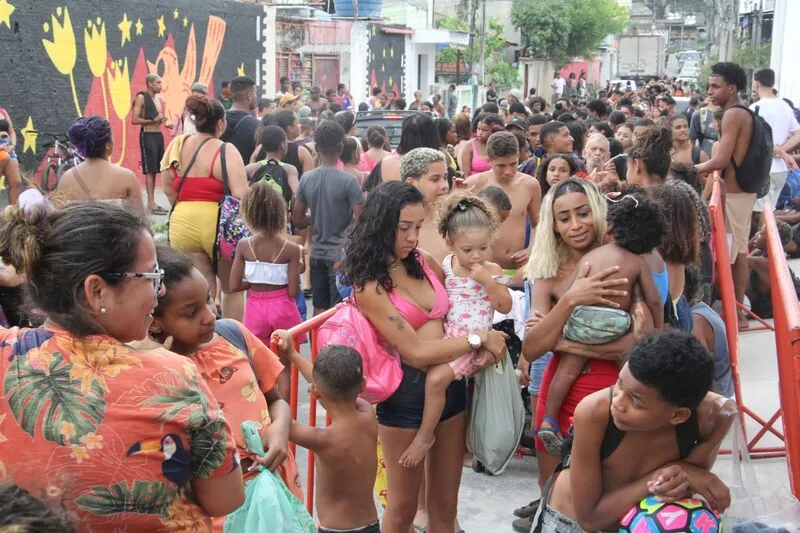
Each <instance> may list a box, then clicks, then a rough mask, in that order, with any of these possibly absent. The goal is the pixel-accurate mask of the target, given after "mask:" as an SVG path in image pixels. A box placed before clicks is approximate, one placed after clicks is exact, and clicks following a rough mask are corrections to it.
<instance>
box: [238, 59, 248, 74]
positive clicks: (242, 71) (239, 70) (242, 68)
mask: <svg viewBox="0 0 800 533" xmlns="http://www.w3.org/2000/svg"><path fill="white" fill-rule="evenodd" d="M236 75H237V76H246V75H247V74H245V73H244V62H242V64H241V65H239V67H238V68H237V69H236Z"/></svg>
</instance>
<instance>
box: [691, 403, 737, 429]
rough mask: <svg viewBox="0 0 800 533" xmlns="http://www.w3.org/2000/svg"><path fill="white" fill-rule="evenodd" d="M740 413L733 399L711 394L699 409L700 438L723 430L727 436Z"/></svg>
mask: <svg viewBox="0 0 800 533" xmlns="http://www.w3.org/2000/svg"><path fill="white" fill-rule="evenodd" d="M738 413H739V410H738V408H737V407H736V402H734V401H733V399H731V398H726V397H724V396H721V395H719V394H716V393H714V392H709V393H708V394H707V395H706V397H705V398H704V399H703V401H702V402H700V405H699V406H698V408H697V422H698V426H699V428H700V436H701V437H705V436H708V435H710V434H711V433H715V432H717V431H722V430H723V429H724V433H726V434H727V432H728V429H730V427H731V426H732V425H733V422H734V420H735V419H736V416H737V415H738Z"/></svg>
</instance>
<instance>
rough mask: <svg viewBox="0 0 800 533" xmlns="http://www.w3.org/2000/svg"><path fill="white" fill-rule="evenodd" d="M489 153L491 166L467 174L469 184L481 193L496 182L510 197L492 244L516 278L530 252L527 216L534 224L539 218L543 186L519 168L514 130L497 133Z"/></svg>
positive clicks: (500, 261) (498, 259) (491, 139)
mask: <svg viewBox="0 0 800 533" xmlns="http://www.w3.org/2000/svg"><path fill="white" fill-rule="evenodd" d="M486 153H487V155H488V156H489V163H490V164H491V165H492V170H487V171H486V172H481V173H480V174H473V175H472V176H470V177H469V178H467V181H466V186H467V188H471V190H472V192H474V193H479V192H480V191H482V190H483V189H484V188H486V187H488V186H489V185H496V186H497V187H500V188H501V189H503V191H504V192H505V193H506V194H507V195H508V197H509V198H510V199H511V213H510V214H509V216H508V218H507V219H506V220H505V222H503V224H502V225H501V226H500V233H499V235H498V237H497V239H496V240H495V241H494V243H493V244H492V258H493V260H494V261H495V262H496V263H497V264H499V265H500V266H501V267H502V268H503V270H504V271H505V272H506V274H507V275H508V276H510V277H512V278H513V277H514V275H515V274H516V273H517V270H518V269H519V268H521V267H522V266H524V265H525V263H527V261H528V256H529V255H530V254H529V250H528V249H526V247H525V232H526V229H525V219H526V218H527V219H528V220H530V222H531V226H532V228H534V227H536V224H537V223H538V222H539V207H540V206H541V203H542V189H541V187H540V186H539V182H538V181H536V179H535V178H533V177H532V176H528V175H527V174H522V173H521V172H518V171H517V164H518V155H519V143H518V142H517V138H516V137H514V134H513V133H510V132H507V131H499V132H497V133H494V134H493V135H492V136H491V137H489V140H488V141H487V143H486Z"/></svg>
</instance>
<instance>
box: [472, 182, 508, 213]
mask: <svg viewBox="0 0 800 533" xmlns="http://www.w3.org/2000/svg"><path fill="white" fill-rule="evenodd" d="M478 198H483V199H484V200H486V201H487V202H489V204H490V205H491V206H492V207H494V209H495V211H497V212H498V213H499V212H500V211H511V199H510V198H509V197H508V195H507V194H506V192H505V191H504V190H503V189H501V188H500V187H498V186H497V185H489V186H488V187H485V188H484V189H482V190H481V192H479V193H478Z"/></svg>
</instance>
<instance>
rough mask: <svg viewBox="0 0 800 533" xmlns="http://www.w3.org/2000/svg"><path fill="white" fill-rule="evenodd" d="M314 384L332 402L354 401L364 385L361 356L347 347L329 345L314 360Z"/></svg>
mask: <svg viewBox="0 0 800 533" xmlns="http://www.w3.org/2000/svg"><path fill="white" fill-rule="evenodd" d="M313 375H314V384H315V385H316V386H317V387H318V388H319V389H321V390H322V393H323V394H325V395H327V396H330V398H331V399H332V400H333V401H336V402H344V401H351V402H352V401H355V399H356V398H357V397H358V395H359V393H360V392H361V386H362V385H363V383H364V368H363V360H362V359H361V354H359V353H358V352H357V351H356V350H355V349H353V348H351V347H349V346H342V345H334V344H329V345H328V346H325V347H324V348H323V349H321V350H320V351H319V355H317V357H316V359H315V360H314V369H313Z"/></svg>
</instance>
